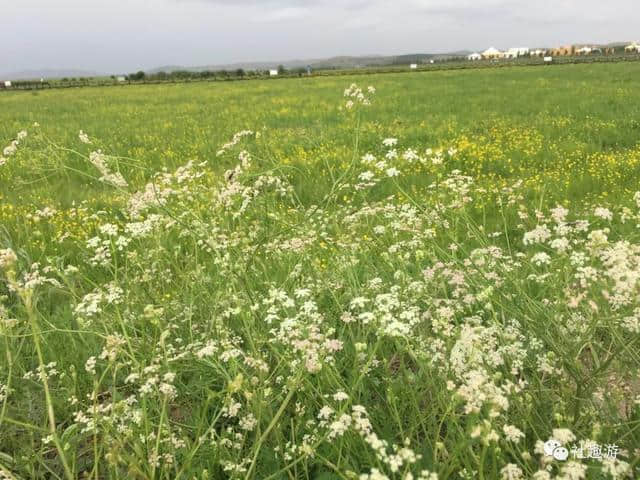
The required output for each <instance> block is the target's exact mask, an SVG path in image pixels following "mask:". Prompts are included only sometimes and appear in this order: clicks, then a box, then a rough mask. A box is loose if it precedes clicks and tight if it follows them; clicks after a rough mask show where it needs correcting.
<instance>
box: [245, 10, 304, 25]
mask: <svg viewBox="0 0 640 480" xmlns="http://www.w3.org/2000/svg"><path fill="white" fill-rule="evenodd" d="M310 14H311V9H309V8H303V7H284V8H276V9H273V10H269V11H267V12H266V13H264V14H262V15H258V16H255V17H254V22H266V23H277V22H285V21H291V20H299V19H302V18H305V17H307V16H308V15H310Z"/></svg>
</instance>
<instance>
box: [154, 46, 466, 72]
mask: <svg viewBox="0 0 640 480" xmlns="http://www.w3.org/2000/svg"><path fill="white" fill-rule="evenodd" d="M469 53H471V52H467V51H463V52H462V51H461V52H453V53H415V54H405V55H363V56H340V57H331V58H313V59H295V60H274V61H270V62H265V61H262V62H235V63H226V64H215V65H201V66H196V67H185V66H180V65H165V66H162V67H157V68H153V69H150V70H147V73H158V72H174V71H177V70H184V71H188V72H202V71H205V70H237V69H239V68H242V69H244V70H268V69H271V68H276V67H277V66H278V65H284V66H285V67H286V68H304V67H306V66H307V65H311V67H312V68H315V69H320V68H323V69H326V68H360V67H369V66H385V65H396V64H404V63H428V62H429V61H430V60H438V59H443V58H452V57H461V56H464V55H468V54H469Z"/></svg>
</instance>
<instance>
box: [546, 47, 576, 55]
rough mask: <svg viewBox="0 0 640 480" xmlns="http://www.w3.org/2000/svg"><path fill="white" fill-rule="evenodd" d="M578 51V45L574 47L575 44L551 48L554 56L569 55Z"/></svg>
mask: <svg viewBox="0 0 640 480" xmlns="http://www.w3.org/2000/svg"><path fill="white" fill-rule="evenodd" d="M575 51H576V47H574V46H573V45H566V46H563V47H558V48H552V49H551V52H549V53H551V55H552V56H554V57H566V56H568V55H573V54H574V53H575Z"/></svg>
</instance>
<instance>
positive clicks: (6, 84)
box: [4, 80, 11, 88]
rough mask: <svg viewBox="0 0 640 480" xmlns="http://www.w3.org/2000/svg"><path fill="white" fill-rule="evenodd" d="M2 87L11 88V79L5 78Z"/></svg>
mask: <svg viewBox="0 0 640 480" xmlns="http://www.w3.org/2000/svg"><path fill="white" fill-rule="evenodd" d="M4 87H5V88H11V80H5V81H4Z"/></svg>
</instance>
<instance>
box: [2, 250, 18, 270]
mask: <svg viewBox="0 0 640 480" xmlns="http://www.w3.org/2000/svg"><path fill="white" fill-rule="evenodd" d="M17 261H18V257H17V256H16V252H14V251H13V250H11V249H10V248H5V249H3V250H0V268H2V269H4V270H9V269H11V268H12V267H13V266H14V265H15V264H16V262H17Z"/></svg>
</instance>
